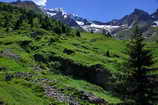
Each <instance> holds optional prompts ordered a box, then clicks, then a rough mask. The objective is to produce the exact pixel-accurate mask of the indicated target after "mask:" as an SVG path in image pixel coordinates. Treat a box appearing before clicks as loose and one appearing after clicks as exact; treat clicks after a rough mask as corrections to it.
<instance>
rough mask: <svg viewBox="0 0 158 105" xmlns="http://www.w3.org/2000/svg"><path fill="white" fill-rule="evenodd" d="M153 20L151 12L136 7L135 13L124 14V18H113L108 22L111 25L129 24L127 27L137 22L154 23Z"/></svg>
mask: <svg viewBox="0 0 158 105" xmlns="http://www.w3.org/2000/svg"><path fill="white" fill-rule="evenodd" d="M152 22H153V18H152V16H151V15H150V14H148V13H147V12H145V11H143V10H140V9H135V10H134V12H133V13H131V14H130V15H126V16H124V17H123V18H122V19H120V20H113V21H111V22H109V23H107V24H110V25H127V27H129V26H131V27H132V26H133V25H136V24H138V25H139V24H150V25H151V24H152Z"/></svg>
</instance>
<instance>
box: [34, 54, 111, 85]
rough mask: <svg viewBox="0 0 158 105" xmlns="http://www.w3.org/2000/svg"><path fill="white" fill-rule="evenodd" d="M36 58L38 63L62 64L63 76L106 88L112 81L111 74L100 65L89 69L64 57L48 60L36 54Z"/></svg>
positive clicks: (49, 58)
mask: <svg viewBox="0 0 158 105" xmlns="http://www.w3.org/2000/svg"><path fill="white" fill-rule="evenodd" d="M34 58H35V60H36V61H39V62H44V63H49V62H51V61H54V62H56V61H57V62H60V64H61V66H60V67H59V69H60V72H62V73H63V74H65V75H71V76H73V77H74V78H78V79H83V80H87V81H89V82H91V83H94V84H97V85H100V86H102V87H104V86H105V85H106V83H107V82H108V81H110V79H111V73H110V72H108V70H106V69H104V68H103V67H102V66H101V65H99V64H98V65H94V66H90V67H88V66H84V65H81V64H79V63H75V62H73V61H72V60H70V59H64V58H62V57H55V56H52V55H50V56H49V57H47V58H46V57H44V56H42V55H40V54H35V55H34Z"/></svg>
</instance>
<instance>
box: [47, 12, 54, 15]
mask: <svg viewBox="0 0 158 105" xmlns="http://www.w3.org/2000/svg"><path fill="white" fill-rule="evenodd" d="M47 14H48V15H49V16H55V15H56V13H50V12H47Z"/></svg>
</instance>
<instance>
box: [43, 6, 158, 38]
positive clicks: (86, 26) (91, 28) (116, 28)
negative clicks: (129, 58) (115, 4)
mask: <svg viewBox="0 0 158 105" xmlns="http://www.w3.org/2000/svg"><path fill="white" fill-rule="evenodd" d="M45 12H46V13H47V14H48V15H49V16H51V17H52V18H55V19H57V20H60V21H62V22H63V23H65V24H68V25H69V26H71V27H77V28H78V27H80V28H82V29H83V30H85V31H88V32H97V33H111V34H112V35H114V36H117V35H118V34H120V32H121V33H122V34H123V32H124V31H127V30H128V31H130V29H131V28H133V27H134V26H136V25H138V26H139V27H140V28H141V29H142V31H143V32H145V31H148V30H149V29H150V28H152V27H157V26H158V11H156V12H155V13H153V14H151V15H150V14H149V13H147V12H145V11H143V10H140V9H135V10H134V11H133V12H132V13H131V14H129V15H126V16H124V17H123V18H121V19H115V20H112V21H110V22H106V23H105V22H100V21H92V20H89V19H85V18H82V17H79V16H77V15H74V14H71V13H67V12H65V11H64V9H60V8H56V9H45Z"/></svg>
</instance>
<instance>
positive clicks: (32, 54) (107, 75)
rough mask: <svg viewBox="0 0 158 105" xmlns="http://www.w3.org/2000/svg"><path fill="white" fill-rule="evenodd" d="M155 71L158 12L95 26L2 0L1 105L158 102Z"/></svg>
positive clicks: (59, 10)
mask: <svg viewBox="0 0 158 105" xmlns="http://www.w3.org/2000/svg"><path fill="white" fill-rule="evenodd" d="M105 14H106V13H105ZM157 68H158V10H157V11H155V12H154V13H152V14H149V13H147V12H145V11H143V10H140V9H135V10H134V11H133V12H132V13H131V14H129V15H126V16H124V17H123V18H121V19H115V20H112V21H110V22H100V21H97V20H89V19H85V18H82V17H80V16H78V15H74V14H73V13H67V12H66V11H64V9H62V8H53V9H48V8H44V7H41V6H38V5H37V3H34V2H32V1H21V0H17V1H15V2H0V105H158V85H157V84H158V69H157Z"/></svg>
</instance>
